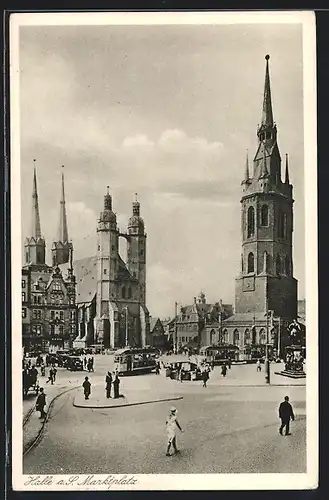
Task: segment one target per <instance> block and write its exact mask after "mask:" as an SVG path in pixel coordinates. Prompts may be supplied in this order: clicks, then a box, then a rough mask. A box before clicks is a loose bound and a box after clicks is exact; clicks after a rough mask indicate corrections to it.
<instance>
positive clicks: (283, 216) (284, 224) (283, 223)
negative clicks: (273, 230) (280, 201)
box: [279, 212, 287, 239]
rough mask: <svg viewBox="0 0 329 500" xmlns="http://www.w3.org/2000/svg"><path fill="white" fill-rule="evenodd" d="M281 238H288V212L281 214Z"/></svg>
mask: <svg viewBox="0 0 329 500" xmlns="http://www.w3.org/2000/svg"><path fill="white" fill-rule="evenodd" d="M279 238H282V239H286V238H287V214H286V213H285V212H281V213H280V216H279Z"/></svg>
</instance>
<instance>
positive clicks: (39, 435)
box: [23, 386, 79, 457]
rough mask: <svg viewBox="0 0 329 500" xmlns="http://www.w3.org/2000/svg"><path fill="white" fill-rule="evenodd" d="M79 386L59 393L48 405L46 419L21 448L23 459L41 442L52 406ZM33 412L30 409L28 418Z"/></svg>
mask: <svg viewBox="0 0 329 500" xmlns="http://www.w3.org/2000/svg"><path fill="white" fill-rule="evenodd" d="M78 387H79V386H76V387H70V388H69V389H66V390H65V391H63V392H60V393H59V394H57V396H55V397H54V398H53V399H52V400H51V401H50V403H49V406H48V411H47V415H46V418H45V419H44V421H43V422H42V425H41V427H40V429H39V431H38V433H37V435H36V437H35V438H33V439H31V441H30V442H28V443H27V444H26V445H25V447H24V448H23V457H24V456H25V455H27V454H28V453H29V452H30V451H31V450H32V449H33V448H34V447H35V446H37V444H39V442H40V441H41V438H42V436H43V433H44V428H45V425H46V423H47V422H48V420H49V418H50V414H51V410H52V408H53V406H54V403H55V401H56V399H57V398H59V397H60V396H62V395H63V394H66V393H67V392H70V391H73V390H75V389H77V388H78ZM33 410H34V408H32V411H31V413H30V414H29V418H30V416H31V415H32V413H33ZM27 421H28V420H25V423H24V422H23V426H24V425H25V424H26V423H27Z"/></svg>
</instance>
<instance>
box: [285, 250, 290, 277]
mask: <svg viewBox="0 0 329 500" xmlns="http://www.w3.org/2000/svg"><path fill="white" fill-rule="evenodd" d="M284 267H285V273H286V275H287V276H290V259H289V257H288V255H286V257H285V259H284Z"/></svg>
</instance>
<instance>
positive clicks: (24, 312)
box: [22, 307, 26, 318]
mask: <svg viewBox="0 0 329 500" xmlns="http://www.w3.org/2000/svg"><path fill="white" fill-rule="evenodd" d="M22 318H26V307H23V309H22Z"/></svg>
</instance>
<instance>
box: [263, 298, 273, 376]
mask: <svg viewBox="0 0 329 500" xmlns="http://www.w3.org/2000/svg"><path fill="white" fill-rule="evenodd" d="M272 314H273V311H269V310H268V304H267V301H266V312H265V315H266V349H265V382H266V383H267V384H270V383H271V377H270V375H271V371H270V359H269V321H268V318H269V317H271V319H272Z"/></svg>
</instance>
